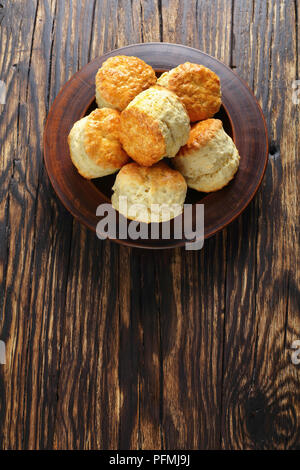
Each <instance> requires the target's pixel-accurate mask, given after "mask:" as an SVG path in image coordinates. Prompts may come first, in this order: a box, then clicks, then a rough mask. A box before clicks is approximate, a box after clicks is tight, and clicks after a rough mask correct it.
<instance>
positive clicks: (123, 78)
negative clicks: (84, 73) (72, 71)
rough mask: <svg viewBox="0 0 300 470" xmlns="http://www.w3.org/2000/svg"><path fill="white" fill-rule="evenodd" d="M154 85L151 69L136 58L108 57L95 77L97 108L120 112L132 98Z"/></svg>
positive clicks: (154, 80) (153, 73)
mask: <svg viewBox="0 0 300 470" xmlns="http://www.w3.org/2000/svg"><path fill="white" fill-rule="evenodd" d="M155 83H156V75H155V72H154V70H153V68H152V67H151V66H150V65H148V64H146V63H145V62H144V61H143V60H141V59H139V58H138V57H130V56H126V55H117V56H114V57H110V58H109V59H107V60H106V61H105V62H104V63H103V64H102V67H101V68H100V69H99V70H98V72H97V75H96V101H97V104H98V107H99V108H103V107H106V108H113V109H118V110H119V111H122V110H123V109H125V108H126V106H127V105H128V104H129V103H130V101H131V100H133V98H135V97H136V96H137V95H138V94H139V93H141V92H142V91H144V90H146V89H147V88H149V87H150V86H152V85H154V84H155Z"/></svg>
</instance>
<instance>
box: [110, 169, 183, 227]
mask: <svg viewBox="0 0 300 470" xmlns="http://www.w3.org/2000/svg"><path fill="white" fill-rule="evenodd" d="M113 191H114V194H113V195H112V198H111V201H112V206H113V207H114V208H115V209H116V210H117V211H119V212H120V213H121V214H123V215H124V216H125V217H127V218H129V219H132V220H137V221H139V222H146V223H149V222H163V221H166V220H170V219H172V218H174V217H176V216H177V215H179V214H181V212H182V210H183V204H184V200H185V196H186V191H187V185H186V182H185V179H184V178H183V176H182V175H181V174H180V173H179V172H178V171H176V170H173V169H172V168H170V167H169V166H168V165H167V164H166V163H164V162H159V163H157V164H156V165H153V166H152V167H150V168H147V167H143V166H140V165H138V164H137V163H129V164H128V165H125V166H124V167H123V168H122V169H121V170H120V172H119V173H118V175H117V177H116V181H115V184H114V186H113Z"/></svg>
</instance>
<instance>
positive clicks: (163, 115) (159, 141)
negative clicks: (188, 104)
mask: <svg viewBox="0 0 300 470" xmlns="http://www.w3.org/2000/svg"><path fill="white" fill-rule="evenodd" d="M189 131H190V120H189V117H188V114H187V112H186V109H185V107H184V105H183V104H182V103H181V101H180V100H179V98H178V97H177V96H176V95H175V93H173V92H172V91H170V90H167V88H163V87H160V86H154V87H151V88H149V89H148V90H145V91H143V92H142V93H140V94H139V95H138V96H137V97H136V98H134V100H132V101H131V103H130V104H129V105H128V106H127V108H126V109H125V110H124V111H122V113H121V131H120V139H121V142H122V145H123V147H124V149H125V150H126V152H127V153H128V155H129V156H130V157H131V158H132V159H133V160H135V161H136V162H138V163H139V164H140V165H143V166H151V165H153V164H154V163H156V162H158V161H159V160H161V159H162V158H164V157H174V156H175V155H176V153H177V152H178V150H179V149H180V147H181V146H182V145H184V144H185V143H186V142H187V140H188V137H189Z"/></svg>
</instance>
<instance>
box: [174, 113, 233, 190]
mask: <svg viewBox="0 0 300 470" xmlns="http://www.w3.org/2000/svg"><path fill="white" fill-rule="evenodd" d="M239 160H240V156H239V154H238V150H237V148H236V146H235V145H234V142H233V140H232V139H231V138H230V137H229V135H227V134H226V132H225V131H224V129H223V125H222V121H220V120H219V119H207V120H205V121H200V122H198V123H197V124H195V125H194V126H193V127H192V130H191V132H190V137H189V140H188V142H187V144H186V145H185V146H184V147H182V148H181V149H180V151H179V152H178V154H177V155H176V157H175V158H173V160H172V162H173V163H174V167H175V168H176V169H177V170H178V171H180V172H181V173H182V174H183V176H184V177H185V179H186V182H187V184H188V186H189V187H190V188H193V189H196V190H197V191H203V192H206V193H208V192H210V191H217V190H218V189H221V188H223V187H224V186H226V185H227V184H228V183H229V181H230V180H231V179H232V178H233V177H234V175H235V173H236V171H237V169H238V166H239Z"/></svg>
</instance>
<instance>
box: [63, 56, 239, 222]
mask: <svg viewBox="0 0 300 470" xmlns="http://www.w3.org/2000/svg"><path fill="white" fill-rule="evenodd" d="M96 102H97V105H98V108H97V109H95V110H94V111H92V112H91V113H90V114H89V115H88V116H85V117H84V118H82V119H80V120H79V121H77V122H75V124H74V125H73V127H72V129H71V131H70V134H69V137H68V143H69V148H70V155H71V159H72V162H73V164H74V165H75V167H76V168H77V170H78V172H79V173H80V174H81V175H82V176H83V177H84V178H88V179H91V178H100V177H103V176H107V175H110V174H113V173H115V172H117V171H118V170H120V171H119V173H118V174H117V176H116V180H115V184H114V186H113V188H112V189H113V191H114V192H113V195H112V200H111V201H112V206H113V207H114V208H115V209H116V210H118V211H119V212H120V213H122V214H123V215H125V216H126V217H128V218H130V219H133V220H137V221H139V222H154V221H155V222H161V221H164V220H168V219H170V218H173V217H175V216H177V215H178V214H179V213H181V212H182V210H183V205H184V201H185V197H186V192H187V187H190V188H193V189H195V190H197V191H201V192H211V191H217V190H219V189H221V188H223V187H224V186H226V185H227V184H228V183H229V181H230V180H231V179H232V178H233V177H234V175H235V173H236V171H237V169H238V166H239V159H240V157H239V154H238V151H237V148H236V146H235V144H234V142H233V141H232V139H231V138H230V136H229V135H227V134H226V133H225V131H224V129H223V125H222V122H221V121H220V120H219V119H213V116H214V114H215V113H217V112H218V111H219V109H220V106H221V86H220V80H219V77H218V76H217V75H216V74H215V73H214V72H213V71H212V70H210V69H208V68H206V67H204V66H203V65H199V64H192V63H189V62H186V63H184V64H181V65H179V66H178V67H176V68H174V69H172V70H170V71H169V72H165V73H163V74H162V75H161V76H160V77H159V78H158V79H157V77H156V75H155V71H154V70H153V69H152V67H151V66H150V65H148V64H146V63H145V62H144V61H143V60H141V59H139V58H137V57H130V56H122V55H121V56H115V57H111V58H109V59H108V60H106V61H105V62H104V63H103V65H102V67H101V68H100V69H99V70H98V72H97V75H96ZM191 123H193V124H192V126H191ZM164 158H168V159H170V160H164V161H161V160H162V159H164ZM166 161H168V162H169V164H167V163H165V162H166ZM121 196H123V197H126V198H127V208H126V210H127V211H128V212H126V213H125V212H124V210H123V209H122V207H121V205H120V204H119V200H120V197H121ZM133 205H135V206H136V205H138V206H139V205H140V206H141V208H140V209H136V208H135V211H134V212H133V213H132V214H131V213H130V206H133ZM153 205H154V206H153ZM166 205H167V206H170V207H174V210H173V212H172V211H169V212H168V211H164V210H160V207H163V206H164V207H165V206H166ZM151 207H152V208H153V207H158V209H157V210H155V209H151Z"/></svg>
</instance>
